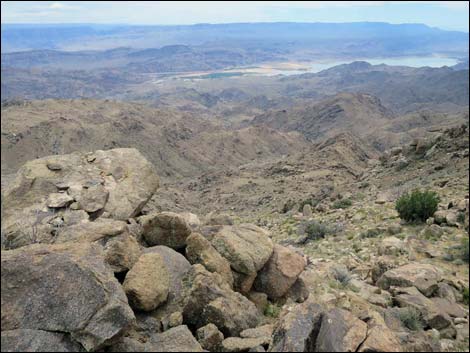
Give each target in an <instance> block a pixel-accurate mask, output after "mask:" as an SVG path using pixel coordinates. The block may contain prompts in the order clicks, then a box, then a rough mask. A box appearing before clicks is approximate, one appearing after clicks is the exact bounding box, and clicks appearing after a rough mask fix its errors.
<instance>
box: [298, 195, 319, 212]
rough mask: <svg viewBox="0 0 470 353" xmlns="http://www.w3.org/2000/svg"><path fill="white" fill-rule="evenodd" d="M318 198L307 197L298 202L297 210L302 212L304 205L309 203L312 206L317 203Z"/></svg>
mask: <svg viewBox="0 0 470 353" xmlns="http://www.w3.org/2000/svg"><path fill="white" fill-rule="evenodd" d="M318 202H319V201H318V200H315V199H314V198H308V199H305V200H303V201H301V202H300V204H299V212H302V211H303V209H304V206H305V205H310V206H312V208H314V207H316V206H317V205H318Z"/></svg>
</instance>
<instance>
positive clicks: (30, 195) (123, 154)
mask: <svg viewBox="0 0 470 353" xmlns="http://www.w3.org/2000/svg"><path fill="white" fill-rule="evenodd" d="M94 156H95V159H94V160H93V162H91V163H90V162H88V161H87V155H86V154H83V153H78V152H77V153H72V154H69V155H56V156H49V157H44V158H39V159H35V160H32V161H29V162H27V163H26V164H25V165H24V166H23V167H21V168H20V170H19V171H18V173H17V174H16V177H15V179H14V180H13V181H12V182H11V183H10V184H9V185H8V187H7V188H5V190H2V191H3V205H2V206H3V208H2V212H3V214H2V232H3V233H5V234H6V235H7V238H8V242H9V243H10V244H12V246H10V248H13V247H17V246H24V245H28V244H31V243H34V242H42V240H43V239H44V240H45V241H46V242H50V240H51V237H50V232H51V228H50V227H48V226H42V225H41V221H42V220H43V219H44V218H45V217H47V216H50V212H51V210H50V209H48V206H49V207H52V208H54V209H56V208H58V209H60V208H63V207H65V206H67V205H69V204H71V203H72V202H73V200H74V198H75V197H77V198H79V197H80V195H81V193H82V191H83V190H84V188H85V189H86V188H87V187H88V188H89V189H91V190H94V189H93V188H95V186H96V188H98V189H101V191H102V192H100V197H97V199H96V200H93V197H91V200H90V205H91V204H92V203H94V205H92V206H93V207H91V206H90V207H91V208H90V210H92V209H97V208H99V207H102V206H103V203H104V199H103V198H102V195H103V193H106V192H107V193H108V197H107V200H106V202H105V205H104V208H102V210H103V213H105V214H107V215H108V216H109V218H112V219H116V220H123V221H125V220H127V219H128V218H131V217H134V216H136V215H138V214H139V213H140V211H141V210H142V208H143V207H144V206H145V204H146V203H147V201H148V200H149V199H150V198H151V197H152V195H153V194H154V192H155V191H156V190H157V188H158V184H159V180H158V176H157V175H156V173H155V169H154V167H153V166H152V165H151V164H150V163H149V162H148V161H147V160H146V159H145V158H144V157H143V156H142V155H141V154H140V153H139V152H138V151H137V150H136V149H132V148H120V149H114V150H108V151H96V152H94ZM51 163H58V164H60V165H61V169H60V170H50V169H49V168H48V167H47V165H48V164H51ZM98 185H102V188H101V186H98ZM103 189H104V190H105V191H103ZM59 190H67V193H59V192H58V191H59ZM91 195H92V196H93V194H91ZM91 201H93V202H91ZM74 205H75V207H74V209H78V208H79V206H80V205H79V203H78V202H77V203H74Z"/></svg>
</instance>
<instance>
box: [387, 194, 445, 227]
mask: <svg viewBox="0 0 470 353" xmlns="http://www.w3.org/2000/svg"><path fill="white" fill-rule="evenodd" d="M439 201H440V199H439V196H438V195H437V194H436V193H435V192H433V191H423V192H422V191H420V190H414V191H412V192H411V193H406V194H404V195H402V196H401V197H400V198H399V199H398V200H397V202H396V203H395V209H396V210H397V212H398V214H399V215H400V218H401V219H403V220H405V221H407V222H416V223H419V222H425V221H426V220H427V219H428V218H429V217H432V215H433V214H434V212H436V211H437V206H438V204H439Z"/></svg>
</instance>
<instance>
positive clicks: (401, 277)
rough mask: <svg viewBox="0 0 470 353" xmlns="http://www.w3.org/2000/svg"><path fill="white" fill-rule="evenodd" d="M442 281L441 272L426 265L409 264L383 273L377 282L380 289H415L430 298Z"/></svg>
mask: <svg viewBox="0 0 470 353" xmlns="http://www.w3.org/2000/svg"><path fill="white" fill-rule="evenodd" d="M441 280H442V273H441V271H440V270H439V269H438V268H437V267H435V266H433V265H428V264H420V263H410V264H407V265H404V266H401V267H398V268H394V269H392V270H389V271H387V272H385V273H384V274H383V275H382V276H381V277H380V278H379V280H378V281H377V286H378V287H380V288H382V289H389V288H390V287H391V286H395V287H416V288H417V289H418V290H419V291H420V292H421V293H423V294H424V295H425V296H427V297H430V296H432V294H433V293H434V292H435V291H437V289H438V283H439V282H440V281H441Z"/></svg>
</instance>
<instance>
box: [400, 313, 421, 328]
mask: <svg viewBox="0 0 470 353" xmlns="http://www.w3.org/2000/svg"><path fill="white" fill-rule="evenodd" d="M398 318H399V319H400V321H401V322H402V323H403V325H404V326H405V327H406V328H408V329H409V330H411V331H420V330H422V329H423V326H424V325H423V317H422V315H421V313H420V312H419V311H418V310H416V309H414V308H406V309H404V310H402V311H400V313H399V315H398Z"/></svg>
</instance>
